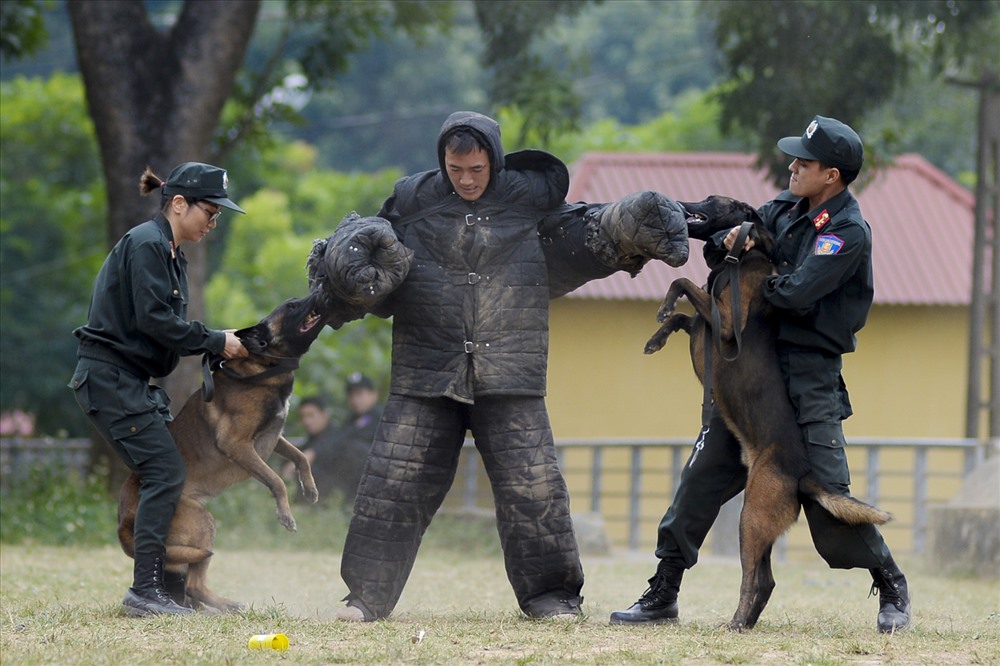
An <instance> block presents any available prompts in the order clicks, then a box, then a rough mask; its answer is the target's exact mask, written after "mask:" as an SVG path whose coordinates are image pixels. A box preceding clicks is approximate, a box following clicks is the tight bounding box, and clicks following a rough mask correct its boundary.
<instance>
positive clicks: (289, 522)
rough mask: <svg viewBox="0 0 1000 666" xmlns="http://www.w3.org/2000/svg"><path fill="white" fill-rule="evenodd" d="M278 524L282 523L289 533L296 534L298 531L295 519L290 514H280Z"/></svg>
mask: <svg viewBox="0 0 1000 666" xmlns="http://www.w3.org/2000/svg"><path fill="white" fill-rule="evenodd" d="M278 522H279V523H281V524H282V525H283V526H284V527H285V529H286V530H288V531H289V532H295V531H297V530H298V526H297V525H296V524H295V518H293V517H292V514H290V513H284V514H283V513H279V514H278Z"/></svg>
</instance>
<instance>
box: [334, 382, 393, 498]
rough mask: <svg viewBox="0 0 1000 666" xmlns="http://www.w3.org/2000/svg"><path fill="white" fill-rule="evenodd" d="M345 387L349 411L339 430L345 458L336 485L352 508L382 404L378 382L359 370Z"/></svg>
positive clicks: (341, 454) (341, 449)
mask: <svg viewBox="0 0 1000 666" xmlns="http://www.w3.org/2000/svg"><path fill="white" fill-rule="evenodd" d="M346 390H347V408H348V410H350V414H348V416H347V419H345V422H344V427H343V428H341V430H340V437H339V440H340V441H339V442H338V445H337V448H338V450H339V451H340V456H341V460H342V461H343V465H342V468H341V473H340V474H339V475H338V483H337V486H338V487H339V488H340V489H341V492H342V493H343V495H344V506H345V507H347V508H348V509H350V508H351V507H352V506H354V497H355V495H357V492H358V482H359V481H360V480H361V472H362V470H364V468H365V460H367V459H368V452H369V451H371V448H372V441H374V439H375V431H376V429H377V428H378V424H379V421H380V420H381V419H382V404H381V403H380V402H379V392H378V389H377V388H375V382H373V381H372V380H371V378H370V377H368V376H367V375H364V374H362V373H360V372H353V373H351V375H350V376H349V377H348V378H347V384H346Z"/></svg>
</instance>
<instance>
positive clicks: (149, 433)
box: [70, 358, 186, 559]
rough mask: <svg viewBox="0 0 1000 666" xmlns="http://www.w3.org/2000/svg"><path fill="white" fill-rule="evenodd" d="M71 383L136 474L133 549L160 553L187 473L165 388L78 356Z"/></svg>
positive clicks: (85, 408) (83, 405) (95, 422)
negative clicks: (171, 425) (170, 428)
mask: <svg viewBox="0 0 1000 666" xmlns="http://www.w3.org/2000/svg"><path fill="white" fill-rule="evenodd" d="M70 387H71V388H72V389H73V392H74V395H75V396H76V401H77V404H79V405H80V408H81V409H82V410H83V412H84V414H86V415H87V417H88V418H89V419H90V422H91V424H93V426H94V428H95V429H96V430H97V432H98V433H100V435H101V437H103V438H104V439H105V441H107V442H108V444H109V445H110V446H111V448H112V449H114V451H115V453H117V454H118V457H119V458H121V460H122V462H124V463H125V465H126V466H128V468H129V469H130V470H132V471H133V472H135V474H136V476H138V477H139V505H138V507H137V508H136V514H135V552H136V554H137V555H138V554H146V555H162V554H163V552H164V548H165V545H166V541H167V533H168V532H169V531H170V523H171V522H172V521H173V517H174V511H175V510H176V509H177V502H178V501H179V500H180V496H181V490H182V489H183V487H184V480H185V477H186V471H185V469H184V460H183V458H181V454H180V452H179V451H178V450H177V445H176V444H175V443H174V440H173V437H171V436H170V433H169V432H168V431H167V423H168V422H169V421H170V420H171V419H172V417H171V415H170V410H169V404H170V401H169V398H168V397H167V394H166V392H165V391H164V390H163V389H162V388H160V387H158V386H153V385H151V384H150V383H149V381H148V378H141V377H137V376H136V375H134V374H132V373H130V372H128V371H127V370H124V369H122V368H119V367H118V366H116V365H113V364H111V363H106V362H104V361H97V360H93V359H88V358H81V359H80V361H79V363H78V364H77V367H76V372H75V373H74V374H73V379H72V381H71V382H70ZM137 559H138V558H137Z"/></svg>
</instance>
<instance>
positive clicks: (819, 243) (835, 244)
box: [813, 234, 844, 255]
mask: <svg viewBox="0 0 1000 666" xmlns="http://www.w3.org/2000/svg"><path fill="white" fill-rule="evenodd" d="M843 247H844V240H843V239H842V238H839V237H837V236H834V235H833V234H824V235H822V236H820V237H819V238H817V239H816V248H815V249H814V250H813V254H817V255H821V254H837V253H838V252H840V250H841V248H843Z"/></svg>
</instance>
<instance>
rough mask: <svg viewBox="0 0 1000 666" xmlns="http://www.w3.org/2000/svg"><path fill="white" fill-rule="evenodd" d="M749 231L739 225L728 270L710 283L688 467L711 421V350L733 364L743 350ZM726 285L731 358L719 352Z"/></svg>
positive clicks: (749, 225) (748, 223) (749, 224)
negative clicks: (697, 428) (697, 420)
mask: <svg viewBox="0 0 1000 666" xmlns="http://www.w3.org/2000/svg"><path fill="white" fill-rule="evenodd" d="M751 228H753V222H751V221H749V220H747V221H746V222H743V224H741V225H740V230H739V232H738V233H737V234H736V240H735V241H733V246H732V247H731V248H730V249H729V253H728V254H726V263H727V264H729V270H728V271H726V272H724V273H722V274H721V275H719V276H718V277H717V278H716V279H715V282H713V283H712V341H711V342H709V341H708V340H706V341H705V345H704V346H705V351H704V364H703V369H702V375H703V378H702V382H701V385H702V398H701V432H699V433H698V438H697V439H696V440H695V443H694V453H692V454H691V458H690V459H689V460H688V465H691V464H693V463H694V461H695V459H696V458H697V457H698V454H699V453H700V452H701V450H702V448H704V446H705V436H706V435H707V434H708V422H709V421H710V420H711V418H712V347H713V346H715V347H718V349H719V354H720V355H721V356H722V359H723V360H724V361H735V360H736V359H737V358H739V356H740V352H741V351H742V345H743V331H742V329H741V328H740V326H739V321H740V320H742V319H743V316H742V307H741V306H740V257H741V255H742V254H743V245H744V244H745V243H746V240H747V236H749V235H750V229H751ZM720 283H721V286H720ZM726 284H730V285H731V288H730V292H729V293H730V296H731V301H730V303H731V306H732V307H731V314H732V322H733V336H734V337H735V338H736V354H735V355H734V356H733V357H731V358H730V357H728V356H726V355H725V353H723V351H722V333H721V329H722V317H721V315H720V314H719V306H718V304H717V302H716V298H717V292H716V287H717V286H718V287H719V290H720V291H721V290H722V289H724V288H725V286H726Z"/></svg>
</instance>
